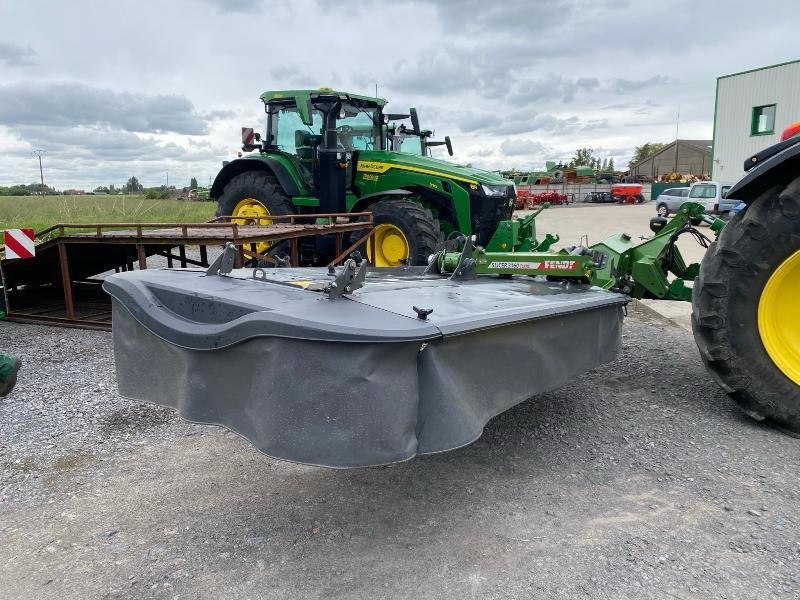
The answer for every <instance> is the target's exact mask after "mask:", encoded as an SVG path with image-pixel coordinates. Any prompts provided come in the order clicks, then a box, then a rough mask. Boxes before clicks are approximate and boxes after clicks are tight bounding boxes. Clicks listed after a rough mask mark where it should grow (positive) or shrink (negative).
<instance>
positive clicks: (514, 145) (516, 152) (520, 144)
mask: <svg viewBox="0 0 800 600" xmlns="http://www.w3.org/2000/svg"><path fill="white" fill-rule="evenodd" d="M500 150H502V151H503V154H505V155H506V156H526V155H530V154H539V153H541V152H544V151H545V150H546V147H545V145H544V144H542V143H541V142H537V141H535V140H518V139H510V140H506V141H504V142H503V143H502V144H500Z"/></svg>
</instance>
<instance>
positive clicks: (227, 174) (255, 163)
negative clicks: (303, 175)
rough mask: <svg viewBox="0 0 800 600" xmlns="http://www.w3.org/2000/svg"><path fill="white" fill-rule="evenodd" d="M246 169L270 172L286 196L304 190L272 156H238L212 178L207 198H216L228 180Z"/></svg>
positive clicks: (295, 194)
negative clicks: (212, 181) (212, 182)
mask: <svg viewBox="0 0 800 600" xmlns="http://www.w3.org/2000/svg"><path fill="white" fill-rule="evenodd" d="M246 171H266V172H267V173H272V174H273V175H274V176H275V177H276V178H277V180H278V183H280V184H281V187H282V188H283V191H285V192H286V194H287V195H288V196H299V195H301V194H303V193H304V190H301V189H300V188H299V187H298V186H297V183H296V182H295V180H294V178H293V177H292V175H291V173H289V169H288V168H287V167H286V165H284V164H283V163H282V162H280V161H279V160H277V159H276V158H274V157H272V156H259V157H257V158H238V159H236V160H232V161H231V162H229V163H228V164H227V165H225V166H224V167H222V169H221V170H220V172H219V173H217V177H216V178H215V179H214V184H213V185H212V186H211V191H210V192H209V194H208V195H209V198H212V199H215V200H216V199H218V198H219V197H220V196H221V195H222V190H224V189H225V186H226V185H228V182H229V181H230V180H231V179H233V178H234V177H236V176H237V175H239V174H241V173H245V172H246Z"/></svg>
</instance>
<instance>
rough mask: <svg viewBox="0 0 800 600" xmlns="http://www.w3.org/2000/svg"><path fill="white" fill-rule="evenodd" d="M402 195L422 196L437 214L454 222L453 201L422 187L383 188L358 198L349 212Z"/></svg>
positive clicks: (400, 197) (362, 209)
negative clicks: (433, 207) (435, 209)
mask: <svg viewBox="0 0 800 600" xmlns="http://www.w3.org/2000/svg"><path fill="white" fill-rule="evenodd" d="M403 196H422V197H423V198H424V199H425V200H427V201H428V202H430V203H431V204H432V205H434V206H435V207H436V208H437V209H438V210H439V215H440V216H441V217H443V218H445V219H446V220H450V221H451V222H455V214H454V212H453V203H452V200H451V199H450V198H449V197H446V196H444V195H442V194H438V193H436V192H433V191H432V190H427V189H424V188H419V189H418V188H411V189H405V188H400V189H396V190H384V191H381V192H375V193H374V194H369V195H367V196H362V197H361V198H359V199H358V200H357V201H356V203H355V204H353V206H352V207H351V208H350V211H351V212H362V211H365V210H367V209H368V208H369V207H370V206H372V205H373V204H375V203H376V202H380V201H381V200H388V199H392V198H397V199H402V198H403Z"/></svg>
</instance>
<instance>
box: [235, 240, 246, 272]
mask: <svg viewBox="0 0 800 600" xmlns="http://www.w3.org/2000/svg"><path fill="white" fill-rule="evenodd" d="M242 267H244V246H241V245H239V246H236V256H235V257H234V260H233V268H234V269H241V268H242Z"/></svg>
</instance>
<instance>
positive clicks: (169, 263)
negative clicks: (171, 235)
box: [167, 246, 172, 269]
mask: <svg viewBox="0 0 800 600" xmlns="http://www.w3.org/2000/svg"><path fill="white" fill-rule="evenodd" d="M167 268H168V269H171V268H172V247H171V246H170V247H169V248H167Z"/></svg>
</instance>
